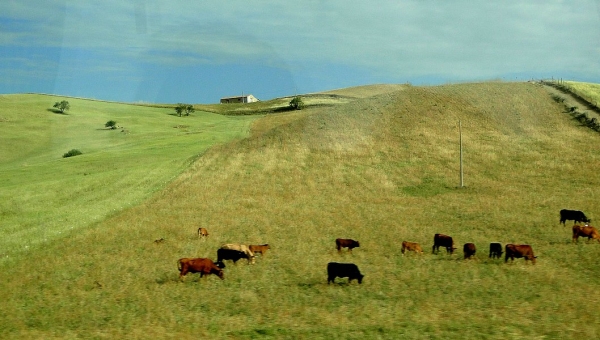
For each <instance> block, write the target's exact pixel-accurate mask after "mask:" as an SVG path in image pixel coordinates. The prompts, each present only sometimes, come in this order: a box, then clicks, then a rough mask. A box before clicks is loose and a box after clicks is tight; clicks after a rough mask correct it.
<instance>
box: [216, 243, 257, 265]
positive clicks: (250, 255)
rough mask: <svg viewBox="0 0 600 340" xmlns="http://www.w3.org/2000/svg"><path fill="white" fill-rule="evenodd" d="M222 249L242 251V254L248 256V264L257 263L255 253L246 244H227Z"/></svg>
mask: <svg viewBox="0 0 600 340" xmlns="http://www.w3.org/2000/svg"><path fill="white" fill-rule="evenodd" d="M221 249H232V250H238V251H241V252H242V253H245V254H246V255H247V258H248V263H254V262H255V261H256V260H255V257H254V253H253V252H252V250H250V248H248V246H247V245H245V244H237V243H227V244H224V245H222V246H221Z"/></svg>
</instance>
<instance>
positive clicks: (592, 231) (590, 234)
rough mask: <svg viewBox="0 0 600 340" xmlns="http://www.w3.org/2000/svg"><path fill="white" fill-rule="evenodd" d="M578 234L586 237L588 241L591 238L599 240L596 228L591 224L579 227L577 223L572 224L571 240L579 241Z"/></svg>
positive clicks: (599, 235)
mask: <svg viewBox="0 0 600 340" xmlns="http://www.w3.org/2000/svg"><path fill="white" fill-rule="evenodd" d="M579 236H581V237H587V238H588V242H589V241H590V240H592V239H594V240H598V242H600V234H599V233H598V230H596V228H594V227H592V226H587V225H586V226H585V227H581V226H578V225H574V226H573V242H579Z"/></svg>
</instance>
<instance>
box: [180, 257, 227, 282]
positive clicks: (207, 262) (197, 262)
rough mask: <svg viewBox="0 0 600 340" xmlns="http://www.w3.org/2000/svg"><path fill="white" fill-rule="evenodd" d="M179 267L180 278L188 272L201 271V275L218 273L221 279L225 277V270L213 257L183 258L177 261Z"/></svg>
mask: <svg viewBox="0 0 600 340" xmlns="http://www.w3.org/2000/svg"><path fill="white" fill-rule="evenodd" d="M177 267H178V268H179V279H180V280H182V281H183V277H184V276H185V275H186V274H187V273H200V277H202V276H204V275H209V274H215V275H217V276H218V277H219V278H220V279H221V280H223V279H224V276H223V270H222V269H221V268H219V267H218V266H217V265H216V264H215V263H214V262H213V261H212V260H211V259H205V258H194V259H192V258H182V259H179V261H178V262H177Z"/></svg>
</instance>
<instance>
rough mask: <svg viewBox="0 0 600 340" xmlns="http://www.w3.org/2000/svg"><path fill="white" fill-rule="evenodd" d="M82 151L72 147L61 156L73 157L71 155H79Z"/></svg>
mask: <svg viewBox="0 0 600 340" xmlns="http://www.w3.org/2000/svg"><path fill="white" fill-rule="evenodd" d="M81 154H82V152H81V151H79V150H77V149H72V150H71V151H69V152H67V153H65V154H64V155H63V158H67V157H73V156H77V155H81Z"/></svg>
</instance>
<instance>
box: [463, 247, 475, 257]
mask: <svg viewBox="0 0 600 340" xmlns="http://www.w3.org/2000/svg"><path fill="white" fill-rule="evenodd" d="M476 251H477V248H475V244H474V243H465V245H464V246H463V252H464V253H465V260H466V259H468V258H471V257H473V256H475V252H476Z"/></svg>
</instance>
